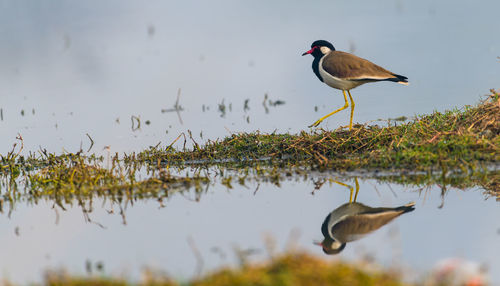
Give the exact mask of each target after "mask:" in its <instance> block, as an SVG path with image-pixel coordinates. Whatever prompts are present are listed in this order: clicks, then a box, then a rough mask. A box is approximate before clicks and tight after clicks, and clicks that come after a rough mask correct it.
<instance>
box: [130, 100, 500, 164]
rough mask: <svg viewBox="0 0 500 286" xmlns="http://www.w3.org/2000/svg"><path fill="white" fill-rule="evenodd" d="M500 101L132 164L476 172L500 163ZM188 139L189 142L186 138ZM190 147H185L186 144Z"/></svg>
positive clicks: (171, 153) (262, 137)
mask: <svg viewBox="0 0 500 286" xmlns="http://www.w3.org/2000/svg"><path fill="white" fill-rule="evenodd" d="M499 134H500V104H499V101H498V99H497V96H496V95H495V96H492V97H490V98H489V99H488V100H486V101H484V102H482V103H480V104H478V105H477V106H474V107H471V106H466V107H464V108H462V109H461V110H452V111H446V112H444V113H440V112H434V113H433V114H430V115H425V116H418V117H417V118H416V119H414V120H412V121H409V122H406V123H403V124H399V125H397V126H388V127H380V126H371V125H356V126H354V128H353V130H352V131H346V130H342V129H337V130H334V131H327V130H318V131H313V132H305V131H304V132H301V133H299V134H274V133H272V134H261V133H260V132H255V133H241V134H233V135H232V136H230V137H227V138H224V139H222V140H220V141H219V140H217V141H208V142H207V143H206V144H205V145H203V146H199V145H198V144H197V143H196V142H194V140H193V145H194V148H193V149H192V150H185V149H183V150H173V149H172V147H171V146H168V147H166V148H164V149H162V148H158V147H155V148H151V149H150V150H146V151H144V152H141V153H139V154H137V156H134V160H139V161H144V162H154V163H156V162H158V161H161V162H163V163H164V164H169V165H176V164H193V163H197V164H202V165H210V164H221V163H225V164H226V165H235V164H236V165H238V166H242V165H252V164H263V162H268V163H269V164H273V165H275V164H281V165H307V166H312V167H314V168H319V169H335V170H355V169H379V170H380V169H382V170H401V171H405V170H413V171H416V170H417V171H428V170H431V169H434V170H435V169H439V170H446V171H447V170H451V169H461V170H463V171H474V170H476V169H478V168H479V169H484V168H485V167H486V166H487V165H489V164H498V162H499V161H500V135H499ZM185 140H186V139H185ZM184 145H185V144H184Z"/></svg>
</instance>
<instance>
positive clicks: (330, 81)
mask: <svg viewBox="0 0 500 286" xmlns="http://www.w3.org/2000/svg"><path fill="white" fill-rule="evenodd" d="M325 57H326V56H323V57H322V58H321V60H320V61H319V74H320V75H321V78H323V82H324V83H326V84H327V85H329V86H331V87H333V88H336V89H341V90H350V89H353V88H355V87H357V86H360V85H362V84H363V83H365V82H364V81H354V80H348V79H341V78H338V77H334V76H332V75H331V74H329V73H327V72H326V71H325V70H324V69H323V60H324V59H325Z"/></svg>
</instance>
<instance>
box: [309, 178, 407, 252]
mask: <svg viewBox="0 0 500 286" xmlns="http://www.w3.org/2000/svg"><path fill="white" fill-rule="evenodd" d="M354 181H355V183H356V186H355V188H356V192H355V195H354V201H353V200H352V195H353V192H354V188H353V187H352V186H349V185H347V184H344V183H341V182H337V183H338V184H340V185H343V186H346V187H348V188H349V189H350V190H351V195H350V199H349V202H348V203H346V204H343V205H341V206H339V207H338V208H336V209H334V210H333V211H332V212H331V213H329V214H328V215H327V216H326V218H325V221H324V222H323V224H322V225H321V232H322V233H323V236H324V237H325V238H324V239H323V241H322V242H319V243H316V244H317V245H320V246H321V247H323V251H324V252H325V253H326V254H337V253H339V252H341V251H342V250H343V249H344V248H345V246H346V243H347V242H351V241H355V240H358V239H360V238H362V237H364V236H365V235H367V234H369V233H371V232H373V231H375V230H377V229H379V228H381V227H382V226H384V225H386V224H387V223H389V222H390V221H392V220H393V219H395V218H397V217H398V216H400V215H402V214H404V213H407V212H411V211H413V210H414V209H415V208H414V205H415V203H413V202H411V203H408V204H406V205H404V206H400V207H396V208H385V207H376V208H373V207H369V206H366V205H364V204H361V203H357V202H356V199H357V196H358V192H359V184H358V179H357V178H355V179H354Z"/></svg>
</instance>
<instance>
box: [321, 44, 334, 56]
mask: <svg viewBox="0 0 500 286" xmlns="http://www.w3.org/2000/svg"><path fill="white" fill-rule="evenodd" d="M319 50H320V51H321V53H322V54H323V55H326V54H328V53H329V52H331V51H332V50H330V48H329V47H325V46H323V47H320V48H319Z"/></svg>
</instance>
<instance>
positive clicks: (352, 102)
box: [347, 90, 357, 201]
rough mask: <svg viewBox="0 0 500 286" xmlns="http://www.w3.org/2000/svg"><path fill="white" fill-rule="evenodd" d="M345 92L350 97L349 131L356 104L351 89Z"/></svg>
mask: <svg viewBox="0 0 500 286" xmlns="http://www.w3.org/2000/svg"><path fill="white" fill-rule="evenodd" d="M347 93H348V94H349V98H350V99H351V119H350V120H349V131H351V129H352V115H353V114H354V106H356V104H354V100H353V99H352V96H351V91H350V90H348V91H347ZM356 182H357V181H356ZM355 201H356V200H355Z"/></svg>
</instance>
